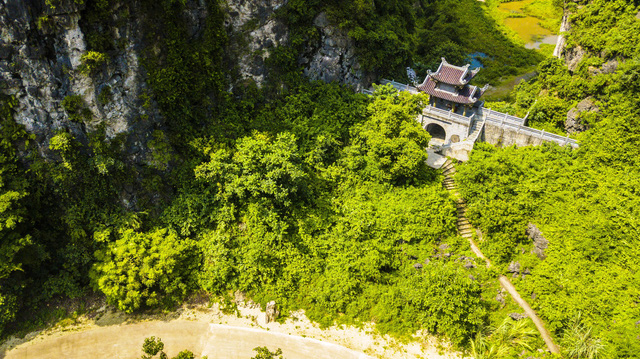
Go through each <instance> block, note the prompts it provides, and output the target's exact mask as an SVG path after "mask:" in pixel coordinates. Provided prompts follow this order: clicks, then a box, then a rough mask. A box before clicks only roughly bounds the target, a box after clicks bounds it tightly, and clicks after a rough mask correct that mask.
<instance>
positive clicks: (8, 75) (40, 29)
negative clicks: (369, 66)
mask: <svg viewBox="0 0 640 359" xmlns="http://www.w3.org/2000/svg"><path fill="white" fill-rule="evenodd" d="M85 3H86V1H77V0H54V4H55V7H51V6H49V5H47V4H45V0H0V29H1V30H0V31H1V33H2V39H1V40H0V92H1V93H2V94H5V95H14V96H15V97H16V98H17V99H18V101H19V106H18V107H17V108H16V109H15V110H16V113H15V119H16V121H17V122H19V123H20V124H23V125H25V127H26V129H27V131H29V132H30V133H33V134H35V135H36V136H37V144H38V147H39V149H40V152H41V154H44V155H46V154H47V152H48V140H49V139H50V138H51V137H52V136H54V135H55V133H56V132H57V131H59V130H67V131H69V132H71V133H72V134H73V135H74V136H75V137H76V138H78V139H79V140H80V141H86V138H87V134H88V133H90V132H92V131H94V130H96V129H97V128H98V126H101V125H104V126H105V129H106V134H107V137H108V138H114V137H115V136H117V135H123V136H125V137H126V138H127V146H126V147H127V148H126V152H127V154H128V156H129V158H130V160H132V161H133V162H140V163H141V162H145V161H147V160H148V159H147V158H146V157H148V153H147V152H148V150H147V149H146V148H147V146H146V142H147V141H148V140H150V137H151V132H152V129H154V128H158V127H162V124H163V114H162V113H161V111H159V110H158V106H156V104H154V102H153V92H152V89H151V88H150V86H149V85H148V81H147V80H148V78H147V72H146V69H145V68H144V66H143V63H144V61H143V59H144V56H148V53H145V52H144V51H145V50H146V49H147V48H148V45H149V44H147V43H145V41H146V40H145V39H149V38H150V37H153V36H156V37H158V36H161V35H160V34H158V35H155V34H151V35H152V36H150V34H146V33H145V31H146V29H145V26H144V25H143V24H144V23H145V22H144V21H145V20H147V21H153V19H148V18H145V16H147V15H146V14H145V12H144V7H142V6H141V5H140V1H139V0H138V1H136V0H134V1H111V2H110V3H109V6H110V8H109V14H108V16H109V17H110V18H109V21H108V24H109V25H108V26H109V28H108V29H106V32H107V33H108V34H109V37H110V39H111V40H113V42H114V43H116V44H117V46H115V48H114V49H113V50H110V51H109V54H108V61H106V62H105V63H104V64H100V67H99V69H98V70H97V71H95V72H90V73H88V72H87V71H86V69H84V70H85V71H83V61H82V57H83V55H85V54H87V50H88V49H89V47H90V46H89V45H88V43H89V41H88V39H87V37H88V36H89V35H88V32H87V27H88V26H103V25H95V24H90V23H89V21H88V20H87V18H86V15H87V11H88V10H87V6H86V5H85ZM286 3H287V0H233V1H232V0H227V2H226V6H224V9H223V10H224V12H225V13H226V21H225V25H226V28H225V31H226V32H227V35H228V36H229V39H230V41H229V51H228V54H227V55H228V56H229V57H230V59H229V60H228V62H229V65H228V66H229V67H233V69H232V68H230V69H229V72H230V73H234V74H239V77H238V78H236V77H235V75H232V76H230V78H231V83H232V85H234V82H237V81H247V80H250V81H255V82H256V83H257V84H258V85H261V84H262V83H263V82H264V81H265V77H266V75H267V68H266V66H265V59H266V58H267V57H269V55H270V52H271V51H272V49H273V48H275V47H276V46H280V45H283V44H287V41H288V29H287V28H286V26H285V24H283V22H282V21H280V20H279V19H278V17H277V16H276V15H277V12H278V10H279V9H280V8H282V7H283V6H286ZM182 16H183V17H185V18H186V19H187V23H188V24H189V27H190V29H189V31H188V32H189V35H190V36H193V37H197V36H199V31H200V28H201V27H202V24H203V22H204V21H205V19H206V17H207V6H206V2H205V0H187V1H186V6H185V9H184V12H183V14H182ZM315 26H316V27H317V28H318V31H319V33H320V34H321V36H320V38H319V39H318V41H317V42H314V43H310V44H308V45H307V46H306V50H305V51H304V54H303V55H302V56H301V58H300V59H299V63H300V64H301V65H302V66H303V67H304V69H305V70H304V71H305V73H306V74H307V75H308V76H309V77H310V78H312V79H321V80H325V81H339V82H343V83H348V84H351V85H352V86H354V87H355V88H356V89H357V88H361V87H363V86H364V85H368V83H365V82H367V81H368V78H367V77H366V76H365V74H364V72H363V71H362V70H361V69H360V66H359V65H358V61H357V58H356V57H355V50H354V46H353V43H352V42H351V41H350V40H349V39H348V37H347V36H346V34H344V33H343V32H341V31H340V30H338V29H337V28H336V27H334V26H332V25H331V23H330V22H329V21H328V20H327V19H326V17H325V16H324V15H321V16H318V18H317V20H316V22H315ZM103 30H104V29H103ZM155 55H157V56H161V54H157V53H156V54H155ZM232 70H233V71H232ZM65 99H67V100H68V99H74V100H75V101H76V107H78V106H79V107H81V108H82V111H84V112H83V113H84V114H86V116H84V117H83V118H82V120H78V118H77V116H74V114H73V113H69V112H73V110H70V109H69V108H68V107H69V106H66V107H67V108H66V109H65ZM87 110H88V111H90V114H88V113H89V112H88V111H87Z"/></svg>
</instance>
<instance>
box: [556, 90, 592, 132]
mask: <svg viewBox="0 0 640 359" xmlns="http://www.w3.org/2000/svg"><path fill="white" fill-rule="evenodd" d="M588 112H595V113H597V112H600V109H599V108H598V106H596V105H595V103H594V102H593V99H591V98H586V99H584V100H582V101H580V102H579V103H578V104H577V105H576V106H575V107H574V108H572V109H571V110H569V112H568V113H567V120H566V121H565V123H564V127H565V130H566V131H567V133H569V134H572V133H579V132H584V131H586V130H588V129H589V126H588V125H587V124H586V123H584V121H583V119H582V116H583V115H584V114H585V113H588Z"/></svg>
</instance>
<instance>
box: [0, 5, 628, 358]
mask: <svg viewBox="0 0 640 359" xmlns="http://www.w3.org/2000/svg"><path fill="white" fill-rule="evenodd" d="M85 2H86V10H85V11H84V12H83V19H82V22H81V23H82V26H83V27H84V28H85V29H86V30H87V41H88V46H89V52H87V53H86V54H85V56H83V64H84V65H83V72H84V74H85V75H87V76H92V77H96V76H100V75H101V74H100V71H101V69H102V68H103V66H106V65H108V59H109V58H115V57H113V56H112V55H114V54H117V52H118V51H120V50H121V47H122V44H121V43H118V42H117V41H114V39H113V36H111V32H110V30H109V29H110V28H111V27H113V26H119V25H120V22H122V21H124V20H123V19H125V20H126V19H127V18H128V17H129V16H131V14H130V13H129V11H130V7H129V5H126V6H123V7H121V8H119V12H118V13H117V14H112V13H111V12H110V9H111V7H112V5H113V2H111V1H107V0H85ZM54 3H55V1H51V4H54ZM548 3H549V2H548V1H546V2H543V1H540V2H536V3H535V4H543V5H535V6H534V5H532V6H531V7H530V8H529V10H527V11H529V12H530V13H532V14H533V13H534V12H538V13H539V14H540V11H543V10H544V9H548ZM580 3H581V5H585V6H583V7H575V8H573V11H574V15H573V17H572V21H573V24H574V31H573V32H572V33H571V34H569V35H568V36H567V39H568V43H569V45H570V46H575V45H580V46H582V47H583V48H584V49H585V50H586V51H587V56H585V58H584V59H583V60H582V62H581V63H580V64H579V66H578V67H577V69H576V70H575V71H573V72H572V71H569V70H568V69H567V67H566V66H565V65H564V64H563V63H562V61H560V60H558V59H546V60H544V61H542V62H541V63H540V65H539V66H538V72H539V76H538V77H537V78H535V79H534V80H533V81H531V82H529V83H522V84H520V85H519V86H518V87H517V89H516V91H515V92H514V93H513V96H512V98H511V100H513V101H511V102H509V103H501V104H497V105H499V106H501V108H500V109H508V111H509V112H510V113H515V114H519V115H524V114H525V113H527V112H529V111H531V113H530V116H529V121H530V124H532V125H533V126H536V127H540V128H545V129H546V130H548V131H555V132H563V126H564V119H565V118H566V112H567V110H568V109H569V108H571V107H572V106H574V105H575V104H576V103H577V102H578V101H580V100H582V99H584V98H586V97H589V96H591V97H592V98H593V99H594V101H595V103H596V104H597V105H598V106H600V108H601V110H602V111H601V112H599V113H591V114H584V115H582V117H581V120H583V121H584V122H585V123H586V124H588V125H590V126H591V127H592V129H591V130H590V131H588V132H587V133H585V134H583V135H580V136H578V137H579V139H580V140H581V147H580V149H579V150H577V151H571V150H569V149H566V148H560V147H557V146H550V145H545V146H541V147H538V148H523V149H515V148H507V149H496V148H493V147H491V146H487V145H479V146H478V147H477V148H476V150H475V151H474V153H473V155H472V158H471V161H470V162H469V163H468V164H467V165H465V166H461V168H460V170H459V173H460V174H459V177H458V180H459V183H460V184H461V187H462V188H461V192H462V194H463V195H464V197H465V198H466V199H467V200H468V203H469V218H470V220H471V221H472V222H473V223H474V224H476V225H477V226H478V227H479V228H481V229H482V230H483V233H484V236H483V239H484V240H483V241H482V242H481V247H482V249H483V251H485V253H486V254H487V255H488V256H489V257H490V258H491V260H492V261H493V263H495V264H496V265H497V266H498V267H499V271H504V270H505V269H506V266H508V264H509V263H510V262H512V261H519V262H520V264H521V265H522V267H523V268H527V269H529V271H530V273H531V274H530V275H528V276H520V277H518V279H514V282H515V284H516V285H517V286H518V287H519V289H520V290H521V292H522V293H526V294H527V295H530V297H529V298H531V302H532V304H533V306H534V307H535V309H536V310H537V311H538V312H539V313H540V314H541V316H542V317H543V319H544V320H545V323H546V324H547V325H548V326H549V328H550V329H551V330H552V331H553V333H554V334H555V335H556V337H557V338H558V339H559V342H560V343H561V345H562V347H563V350H565V354H566V355H567V356H568V357H596V356H603V353H604V354H606V355H608V356H612V357H634V356H636V357H637V353H639V352H640V348H638V341H637V339H636V338H637V336H638V335H640V332H638V327H637V326H636V325H635V321H636V320H637V318H638V316H640V313H639V312H638V310H639V309H638V303H637V302H638V297H639V296H640V293H639V292H638V288H640V276H638V274H637V273H639V271H638V269H640V268H639V267H640V263H638V260H637V258H638V254H640V253H637V252H638V248H640V247H639V245H638V238H640V236H639V234H640V233H639V232H638V228H640V223H638V219H639V218H640V213H638V208H640V207H639V206H640V203H638V198H640V197H639V196H638V193H637V188H640V173H639V172H638V168H640V162H639V160H638V158H640V157H639V155H640V153H639V150H638V148H640V147H639V145H640V138H639V137H638V131H637V128H639V126H640V123H638V118H640V111H639V110H638V109H639V108H640V104H639V103H638V101H637V100H636V98H637V92H638V90H640V88H639V86H638V78H640V75H639V74H640V63H639V62H638V60H637V58H638V51H640V50H639V47H638V43H640V41H639V40H640V35H638V33H639V32H638V26H639V25H638V24H639V23H640V22H638V21H637V20H635V19H634V17H635V15H636V13H637V11H638V8H637V4H635V3H634V2H632V1H624V0H616V1H604V0H594V1H593V2H592V3H590V4H586V2H584V1H582V2H580ZM204 4H205V5H206V7H207V10H208V17H207V19H206V21H205V25H204V26H203V27H202V29H201V31H200V32H199V33H198V34H196V35H193V34H188V30H187V29H188V21H189V19H187V18H186V16H185V11H184V10H185V6H186V3H185V2H184V1H179V0H163V1H152V0H144V1H141V2H140V4H138V5H139V6H140V9H142V10H143V12H144V13H145V14H147V15H148V16H146V17H144V18H142V20H141V22H142V27H143V28H144V29H145V31H143V35H144V36H145V39H144V43H145V44H146V47H145V48H144V49H141V53H140V54H141V63H142V64H143V66H144V68H145V70H146V73H145V74H144V75H145V76H146V79H147V80H148V84H149V89H148V92H147V93H144V94H143V95H142V97H141V99H140V100H141V103H143V111H142V112H141V115H140V118H139V119H138V120H139V121H147V120H148V119H149V117H148V114H147V113H145V111H146V110H149V109H150V108H151V106H152V105H153V104H156V105H157V107H158V108H159V110H160V113H161V116H162V118H163V121H161V122H159V123H158V124H157V125H156V127H155V128H154V129H153V131H150V132H151V133H150V134H149V139H148V141H147V143H146V146H147V147H148V149H149V155H148V158H147V159H146V161H145V162H144V163H137V164H136V165H135V166H134V165H132V164H131V163H130V161H129V160H128V159H127V158H126V154H125V151H123V148H124V147H125V142H124V141H125V138H124V137H116V138H111V139H107V138H106V136H105V130H104V129H103V128H99V129H98V130H97V131H95V132H92V133H89V134H88V135H87V136H83V135H81V136H78V133H77V132H72V131H67V130H61V131H60V132H58V133H56V134H55V135H54V136H52V137H51V138H49V139H48V141H47V143H46V146H45V148H43V149H41V150H44V151H45V152H46V153H45V155H46V156H45V158H46V160H45V159H44V158H42V157H41V156H39V155H38V154H37V151H36V150H35V149H33V148H31V142H32V138H30V137H29V136H28V135H27V134H26V133H25V132H24V130H23V129H21V128H20V126H17V125H16V124H15V122H14V121H13V119H12V108H13V107H14V106H15V105H16V101H15V100H14V99H13V98H5V97H3V98H2V99H0V100H1V101H0V129H1V131H0V259H1V260H2V261H1V264H0V328H1V329H3V330H5V329H14V328H15V325H16V323H17V322H18V323H20V322H27V321H29V320H36V321H37V320H38V318H37V317H36V318H34V317H33V315H32V313H34V312H37V310H38V309H39V308H42V307H43V305H44V304H43V303H47V302H48V301H51V300H52V299H55V298H59V297H62V298H67V297H77V296H81V295H83V294H85V293H87V291H88V290H90V288H93V289H95V290H97V291H99V292H100V293H103V294H104V295H105V296H106V298H107V300H108V301H109V302H110V303H112V304H113V305H115V306H117V307H119V308H120V309H121V310H123V311H126V312H133V311H136V310H141V309H146V308H153V307H161V308H170V306H172V305H175V304H176V303H179V302H180V301H181V300H182V299H183V298H185V296H187V295H188V294H189V293H191V292H193V291H198V290H202V291H205V292H207V293H209V294H212V295H225V294H228V293H229V292H231V291H235V290H241V291H244V292H246V293H247V294H249V295H250V296H251V297H252V298H254V299H255V300H256V301H257V302H259V303H262V304H264V303H266V302H268V301H270V300H276V301H277V302H278V304H279V305H280V306H281V307H282V308H283V309H284V312H286V311H287V310H293V309H305V310H306V313H307V315H308V316H309V317H310V318H311V319H313V320H315V321H317V322H319V323H321V324H322V325H331V324H333V323H336V322H337V323H354V324H358V323H361V322H363V321H373V322H375V323H376V324H377V328H378V329H379V330H380V331H381V332H382V333H390V334H394V335H397V336H403V337H405V338H408V337H410V336H411V335H412V334H414V333H415V332H416V331H418V330H421V329H424V330H426V331H428V332H430V333H432V334H436V335H440V336H442V337H444V338H447V339H448V340H450V341H451V342H452V343H454V344H455V345H456V346H458V347H464V346H465V345H468V346H467V348H470V349H471V351H472V353H474V354H475V356H476V357H481V356H484V357H491V356H493V357H496V356H498V357H500V356H502V357H506V356H514V355H518V354H520V353H521V352H522V351H523V350H524V351H525V352H526V351H535V349H536V348H537V347H539V346H540V345H541V344H540V343H539V342H538V341H536V340H534V339H533V338H532V336H533V335H532V332H531V330H530V328H529V327H528V324H526V323H527V322H525V321H520V322H513V321H511V320H510V319H508V320H507V321H505V322H502V324H500V325H495V324H496V323H500V322H501V321H502V319H503V318H504V315H503V314H504V313H502V312H500V313H497V312H499V310H503V309H501V308H498V304H496V301H494V300H493V297H495V293H496V284H495V282H494V281H493V280H492V276H494V275H495V273H494V272H489V271H487V270H486V269H485V268H481V267H477V268H465V267H463V265H462V261H463V260H461V258H464V257H463V255H465V254H466V255H468V254H469V252H468V247H467V245H466V244H465V242H464V241H462V240H461V239H460V238H459V237H458V236H457V235H456V226H455V224H456V222H455V221H456V208H455V205H454V200H453V198H452V197H451V195H450V194H449V193H448V192H446V191H445V190H444V189H443V188H442V187H441V185H440V182H441V179H442V178H441V176H440V175H439V174H438V173H437V172H436V171H433V170H430V169H429V168H427V167H426V166H425V160H426V158H427V154H426V153H425V151H424V150H423V149H424V147H425V146H426V144H427V143H428V141H429V135H428V133H426V132H425V131H424V130H423V129H422V128H420V125H419V124H418V123H417V122H416V121H415V116H416V114H417V113H419V111H420V110H421V108H422V107H423V106H424V103H425V100H426V99H425V98H424V97H423V96H412V95H409V94H407V93H401V94H398V93H397V92H396V91H394V90H393V89H392V88H391V87H381V88H378V89H377V90H376V93H375V95H374V96H365V95H361V94H355V93H353V91H351V90H350V89H348V88H344V87H341V86H339V85H337V84H322V83H309V82H307V81H306V80H304V79H303V78H302V76H301V73H302V71H301V69H300V68H299V67H298V64H297V60H298V56H299V55H300V53H301V51H303V48H304V46H305V44H307V43H309V42H312V41H317V40H318V30H317V29H315V28H314V27H313V26H311V24H313V20H314V19H315V18H316V17H317V16H318V15H319V14H320V13H322V12H326V14H327V16H328V18H329V20H330V21H331V22H334V23H335V24H338V25H339V26H340V28H341V29H343V30H345V31H346V32H347V33H348V34H349V36H350V37H351V38H352V39H353V40H354V41H355V43H356V45H357V51H358V54H359V56H360V59H361V62H362V65H363V66H364V68H365V69H367V70H369V71H371V72H373V73H377V74H380V75H394V76H395V75H397V76H403V75H402V73H403V72H404V67H405V66H408V65H409V66H415V67H416V68H417V69H418V70H419V72H424V71H426V69H427V68H431V69H433V68H434V66H435V65H436V64H437V63H438V62H439V59H440V57H441V56H447V58H448V59H449V60H450V61H451V62H455V63H462V62H464V61H465V59H466V57H467V56H468V55H469V54H470V53H472V52H482V53H484V54H486V55H487V57H486V58H483V59H482V62H483V63H484V64H485V65H486V66H487V69H486V70H485V71H483V72H481V74H483V75H482V76H484V77H480V78H479V81H485V80H494V79H497V78H498V77H500V76H504V75H516V74H517V73H518V72H519V71H521V70H522V69H524V68H528V67H530V66H532V65H533V64H535V63H537V62H538V61H539V60H541V57H540V55H539V54H538V53H536V52H534V51H529V50H526V49H524V48H522V47H520V46H516V45H515V44H514V43H513V41H512V39H511V38H510V37H509V36H510V35H509V34H508V33H505V32H504V31H503V29H501V27H500V26H498V25H497V24H496V20H495V19H494V18H492V17H491V16H489V15H488V14H487V8H486V6H489V5H491V4H488V5H487V4H484V5H483V4H481V2H478V1H475V0H463V1H460V0H456V1H454V0H439V1H426V0H423V1H409V0H396V1H359V0H357V1H356V0H354V1H328V2H327V1H318V0H290V1H289V2H288V3H287V5H286V6H283V7H282V8H281V9H280V10H279V11H278V13H277V16H278V17H280V18H281V19H284V20H285V22H286V23H287V25H288V26H289V30H290V31H291V33H290V39H289V40H290V43H289V44H288V46H282V47H280V48H277V49H274V50H273V52H272V54H271V57H270V58H269V59H268V60H267V63H266V65H267V67H268V69H269V71H268V74H267V79H266V83H265V85H264V86H263V87H262V88H260V89H259V88H257V86H255V84H252V83H249V81H247V82H246V83H237V82H236V83H233V84H231V81H232V80H233V79H234V76H235V75H236V74H235V73H234V71H235V70H234V69H233V66H232V64H229V63H228V61H229V59H228V57H227V55H226V54H225V51H226V50H227V46H228V42H229V39H228V38H227V36H228V34H227V32H226V31H225V27H224V21H225V11H224V10H223V8H222V7H221V6H220V4H219V3H218V2H217V1H213V0H210V1H205V2H204ZM54 5H55V4H54ZM569 5H570V6H573V5H571V4H569ZM131 6H133V5H131ZM540 16H542V15H540ZM158 34H160V35H158ZM614 58H615V59H617V60H619V62H620V64H619V66H618V68H617V71H615V72H605V71H600V70H598V69H599V67H600V66H602V65H603V63H605V62H606V61H608V60H612V59H614ZM230 69H231V70H230ZM596 70H597V71H596ZM396 78H398V77H396ZM232 85H233V86H232ZM229 89H230V90H229ZM111 96H112V94H111V89H110V88H108V87H104V88H103V89H101V92H100V93H99V96H98V101H99V102H100V103H102V104H105V103H108V102H109V101H110V100H111ZM62 106H63V108H64V109H65V111H66V112H67V114H68V115H69V117H70V118H71V119H72V120H73V121H76V122H78V123H79V124H78V125H79V126H80V125H82V123H83V122H89V121H91V120H95V121H96V122H98V121H99V120H100V119H99V118H94V116H97V115H95V114H92V113H91V111H90V110H89V108H88V106H87V104H85V103H83V101H82V98H81V97H80V96H73V95H71V96H68V97H67V98H65V99H64V101H63V103H62ZM529 223H534V224H536V225H537V226H538V227H539V228H540V229H541V230H542V232H543V233H544V235H545V236H546V237H547V238H548V239H549V241H550V244H549V248H548V249H547V258H546V259H545V260H540V259H538V258H537V257H536V256H535V255H533V254H531V253H530V249H531V246H532V244H531V240H530V239H529V238H528V237H527V235H526V232H525V229H526V227H527V225H528V224H529ZM527 299H528V298H527ZM26 309H28V310H26ZM496 313H497V314H496ZM498 317H499V318H498ZM16 319H18V320H16ZM491 324H494V327H495V328H494V329H491V328H488V327H489V326H490V325H491ZM160 344H161V342H159V340H156V339H153V340H151V339H150V341H149V342H147V341H145V349H144V351H145V353H146V355H148V356H153V355H158V354H159V353H161V352H162V350H163V347H162V345H160ZM603 348H604V349H603ZM262 354H264V355H267V354H269V355H278V354H274V353H268V352H264V353H262ZM180 355H181V356H178V357H179V358H189V357H190V356H189V355H190V353H188V352H183V353H181V354H180ZM259 355H260V353H259Z"/></svg>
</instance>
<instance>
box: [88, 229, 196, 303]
mask: <svg viewBox="0 0 640 359" xmlns="http://www.w3.org/2000/svg"><path fill="white" fill-rule="evenodd" d="M119 237H120V238H119V239H118V240H116V241H115V242H113V243H110V244H109V245H108V247H107V248H106V249H105V250H100V251H98V252H96V258H97V260H98V262H97V263H96V264H95V265H94V267H93V270H92V273H91V278H92V281H93V285H94V287H95V288H96V289H98V290H100V291H102V292H103V293H104V294H105V295H106V296H107V299H108V300H109V302H110V303H112V304H114V305H116V306H117V307H118V308H119V309H121V310H123V311H125V312H127V313H131V312H133V311H134V310H136V309H139V308H142V307H154V306H157V305H161V304H164V305H169V304H172V303H175V302H177V301H178V300H180V299H182V298H184V296H185V295H186V294H187V292H188V291H189V290H190V289H192V288H194V287H193V285H194V283H193V279H192V276H193V271H194V270H195V269H196V268H198V267H199V266H200V260H199V258H198V254H197V253H196V252H195V246H194V243H193V242H192V241H190V240H181V239H179V238H178V236H177V235H176V234H175V233H173V232H171V231H168V230H167V229H158V230H155V231H153V232H150V233H136V232H134V231H133V230H131V229H129V230H123V231H122V233H120V234H119Z"/></svg>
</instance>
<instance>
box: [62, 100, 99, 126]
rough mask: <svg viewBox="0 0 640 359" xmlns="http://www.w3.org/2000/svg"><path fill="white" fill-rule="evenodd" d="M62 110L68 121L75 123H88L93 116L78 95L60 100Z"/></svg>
mask: <svg viewBox="0 0 640 359" xmlns="http://www.w3.org/2000/svg"><path fill="white" fill-rule="evenodd" d="M61 105H62V108H63V109H64V110H65V111H66V112H67V115H68V116H69V119H70V120H71V121H75V122H82V121H89V120H91V117H92V116H93V114H92V113H91V110H90V109H89V108H88V107H87V105H86V103H85V102H84V99H83V98H82V96H80V95H69V96H66V97H65V98H64V99H63V100H62V103H61Z"/></svg>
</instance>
